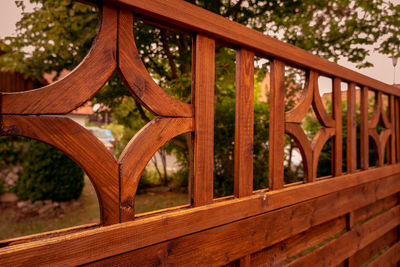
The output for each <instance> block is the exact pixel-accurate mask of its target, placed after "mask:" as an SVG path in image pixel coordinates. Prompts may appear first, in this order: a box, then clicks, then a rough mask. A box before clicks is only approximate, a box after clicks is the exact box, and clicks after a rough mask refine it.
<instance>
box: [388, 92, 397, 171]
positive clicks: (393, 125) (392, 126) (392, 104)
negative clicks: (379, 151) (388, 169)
mask: <svg viewBox="0 0 400 267" xmlns="http://www.w3.org/2000/svg"><path fill="white" fill-rule="evenodd" d="M394 98H395V97H394V96H392V95H390V96H389V115H390V129H391V131H392V132H391V135H390V139H389V144H388V152H389V153H390V154H389V155H390V156H389V155H388V156H389V157H388V162H389V164H395V163H396V129H395V128H396V122H395V121H396V117H395V101H394Z"/></svg>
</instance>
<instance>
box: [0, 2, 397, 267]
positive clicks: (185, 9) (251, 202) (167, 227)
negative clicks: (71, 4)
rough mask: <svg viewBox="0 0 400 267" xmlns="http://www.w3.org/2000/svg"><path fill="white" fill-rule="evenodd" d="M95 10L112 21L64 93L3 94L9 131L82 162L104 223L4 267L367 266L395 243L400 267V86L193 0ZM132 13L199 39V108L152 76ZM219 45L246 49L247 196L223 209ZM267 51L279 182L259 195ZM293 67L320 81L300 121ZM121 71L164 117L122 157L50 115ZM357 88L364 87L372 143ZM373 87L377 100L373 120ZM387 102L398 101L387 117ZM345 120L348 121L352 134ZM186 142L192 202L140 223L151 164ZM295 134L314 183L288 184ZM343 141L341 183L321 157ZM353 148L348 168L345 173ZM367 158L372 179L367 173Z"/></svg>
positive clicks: (337, 165) (240, 61)
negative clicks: (261, 89)
mask: <svg viewBox="0 0 400 267" xmlns="http://www.w3.org/2000/svg"><path fill="white" fill-rule="evenodd" d="M86 2H88V1H86ZM89 2H91V1H89ZM93 2H94V3H95V2H96V3H97V4H98V3H100V6H101V8H100V9H101V12H102V16H101V22H100V24H99V26H100V27H99V31H98V37H97V38H96V41H95V42H94V43H93V47H92V50H91V52H90V53H89V55H88V56H87V57H86V58H85V59H84V61H83V62H82V64H80V65H79V66H78V67H77V68H76V69H75V70H74V71H72V72H71V74H70V75H68V76H67V77H66V78H64V79H62V80H60V81H59V82H56V83H54V84H52V85H49V86H47V87H44V88H41V89H37V90H32V91H27V92H22V93H18V94H17V93H0V100H1V101H0V133H1V135H18V136H26V137H29V138H33V139H37V140H40V141H42V142H46V143H48V144H51V145H53V146H55V147H56V148H58V149H60V150H61V151H63V152H64V153H66V154H68V155H69V156H70V157H71V158H73V159H74V160H75V161H76V162H77V163H78V164H79V165H80V166H81V167H82V168H83V169H84V170H85V171H86V173H87V174H88V175H89V177H90V179H91V181H92V182H93V184H94V186H95V188H96V191H97V193H98V197H99V203H100V208H101V222H102V225H103V227H96V226H94V225H88V226H82V227H76V228H73V229H66V230H60V231H55V232H52V233H45V234H39V235H34V236H28V237H23V238H16V239H12V240H5V241H2V242H0V266H15V265H26V264H29V265H31V266H41V265H47V266H49V265H51V266H75V265H101V266H105V265H106V266H109V265H111V266H118V265H119V266H121V265H123V266H125V265H127V266H129V265H131V266H150V265H151V266H154V265H156V266H158V265H162V266H163V265H175V266H188V265H190V266H193V265H194V264H196V265H198V266H215V265H226V266H281V265H285V264H289V265H292V266H305V265H307V266H314V265H318V266H331V265H336V266H342V265H343V266H358V265H360V264H363V263H364V262H365V261H367V260H369V259H370V258H371V257H372V256H374V254H376V253H377V252H382V249H384V248H385V249H386V250H385V251H383V253H382V255H380V256H379V257H377V258H376V259H374V260H373V262H372V263H371V265H372V266H386V265H394V264H396V263H398V261H399V260H400V256H399V255H400V245H399V244H400V243H399V224H400V219H399V218H400V207H399V205H398V204H399V201H400V199H399V194H400V193H399V192H400V163H399V161H400V126H399V125H400V118H399V116H400V112H399V110H400V106H399V105H400V101H399V97H400V92H399V90H398V89H397V88H395V87H393V86H390V85H387V84H383V83H381V82H378V81H376V80H373V79H371V78H369V77H366V76H363V75H361V74H358V73H356V72H353V71H350V70H347V69H345V68H343V67H340V66H338V65H336V64H334V63H331V62H328V61H326V60H324V59H322V58H319V57H317V56H314V55H311V54H309V53H307V52H305V51H303V50H300V49H297V48H295V47H292V46H290V45H287V44H284V43H282V42H279V41H277V40H275V39H272V38H270V37H268V36H264V35H262V34H261V33H259V32H256V31H253V30H251V29H248V28H246V27H244V26H242V25H239V24H237V23H234V22H231V21H229V20H227V19H224V18H222V17H219V16H218V15H216V14H213V13H211V12H208V11H205V10H203V9H201V8H199V7H196V6H193V5H191V4H189V3H187V2H185V1H178V0H169V1H161V0H152V1H139V0H104V1H93ZM132 12H134V13H137V14H139V15H140V16H141V17H143V18H144V19H145V20H148V21H152V22H155V24H157V25H158V26H160V25H163V24H166V26H167V27H172V28H175V29H180V30H183V31H185V32H191V33H192V34H193V40H194V42H193V43H194V45H193V59H192V62H193V68H192V70H193V73H192V79H193V81H192V83H193V84H192V103H191V104H187V103H182V102H180V101H178V100H176V99H174V98H173V97H172V96H170V95H168V94H167V93H166V92H165V91H164V90H162V88H159V86H158V85H157V84H156V83H154V81H153V80H152V79H151V77H150V75H149V73H148V72H147V70H146V69H145V67H144V65H143V63H142V62H141V59H140V56H139V53H138V51H137V49H136V46H135V41H134V36H133V32H132V30H131V29H132V25H133V18H134V17H133V14H132ZM216 41H222V42H223V43H228V44H230V45H231V46H232V47H236V48H237V56H236V103H235V104H236V105H235V109H236V111H235V159H234V162H235V171H234V174H235V175H234V184H235V188H234V189H235V190H234V197H232V198H227V199H223V200H219V201H214V200H213V156H214V155H213V154H214V152H213V146H214V143H213V139H214V138H213V137H214V128H213V127H214V81H215V70H214V69H215V43H216ZM255 54H257V55H264V56H268V57H269V58H272V61H271V62H272V64H271V86H270V88H271V91H270V103H269V104H270V118H269V121H270V125H269V129H270V132H269V136H270V139H269V142H268V145H269V184H270V186H269V189H268V190H261V191H256V192H253V160H252V156H253V151H252V150H253V119H254V110H253V109H254V108H253V99H254V55H255ZM286 64H289V65H295V66H296V67H300V68H303V69H305V70H306V73H307V74H306V84H305V88H304V90H303V95H302V97H301V98H300V99H299V101H298V103H297V105H296V106H295V108H293V109H292V110H290V111H287V112H285V108H284V101H285V90H286V88H285V85H284V74H285V65H286ZM115 69H118V71H119V73H120V75H121V77H122V78H123V80H124V82H125V85H126V86H127V88H128V89H129V91H130V92H131V93H132V95H133V96H134V97H135V98H136V100H137V101H139V102H140V103H142V104H143V105H144V106H145V107H146V108H147V109H149V110H150V111H151V112H152V113H154V114H155V115H157V116H158V118H156V119H154V120H153V121H151V122H150V123H148V124H147V125H146V126H145V127H144V128H143V129H142V130H141V131H140V132H138V133H137V135H136V136H135V137H134V138H132V140H131V141H130V142H129V144H128V145H127V147H126V148H125V150H124V151H123V153H122V155H121V157H120V158H119V160H118V161H116V160H115V159H114V158H113V157H112V156H111V154H110V153H108V152H107V150H106V149H105V147H104V146H103V145H102V144H101V143H100V142H99V141H98V140H97V139H96V138H94V137H93V136H92V135H91V134H90V133H89V132H87V131H86V130H85V129H84V128H82V127H80V126H78V125H77V124H75V123H73V122H72V121H70V120H69V119H64V118H60V117H56V116H53V117H50V116H41V115H44V114H48V115H55V114H65V113H68V112H69V111H71V110H73V109H75V108H76V107H78V106H80V105H82V104H83V103H84V102H85V101H87V100H88V99H90V98H91V97H92V96H93V95H94V94H95V93H96V92H97V91H98V90H99V89H100V88H101V87H102V86H103V84H104V83H105V82H106V81H107V80H108V79H109V77H110V75H111V74H112V72H113V71H114V70H115ZM320 75H328V76H329V77H331V78H332V81H333V110H332V114H333V115H332V116H329V115H328V113H327V112H326V110H325V107H324V105H323V102H322V99H321V97H320V95H319V89H318V77H319V76H320ZM342 82H345V83H347V84H348V92H347V111H346V114H342V108H341V107H342V101H343V99H341V98H342V96H343V95H342V94H341V92H340V91H341V83H342ZM356 86H359V87H361V88H362V89H361V103H360V108H359V112H360V118H361V122H360V123H361V125H360V126H361V127H360V133H359V136H360V142H359V146H360V147H359V148H358V147H357V146H358V144H357V134H358V133H357V129H356V125H357V122H356V114H357V108H358V107H357V103H356V90H355V88H356ZM369 90H370V91H374V92H375V95H376V101H375V106H374V111H373V113H372V114H371V115H369V114H368V105H369V104H368V91H369ZM77 92H79V93H77ZM383 95H387V96H388V109H387V111H385V110H384V107H383ZM310 108H312V109H313V110H314V112H315V114H316V115H317V118H318V120H319V122H320V124H321V125H322V128H321V129H320V130H319V131H318V133H317V134H316V136H315V137H314V139H313V140H312V141H311V142H310V141H309V140H308V138H307V136H306V134H305V133H304V131H303V129H302V128H301V126H300V123H301V121H302V119H303V118H304V116H305V115H306V113H307V111H308V110H309V109H310ZM33 115H34V116H33ZM343 115H344V116H343ZM342 117H345V118H346V121H347V124H346V128H347V133H346V135H345V134H344V132H343V123H344V122H343V121H342ZM379 121H382V124H383V130H382V131H381V132H380V134H378V132H377V130H376V127H377V124H378V122H379ZM184 133H190V134H192V136H193V142H192V147H191V153H192V157H191V173H192V177H191V188H190V192H191V193H190V194H191V199H192V203H191V206H190V207H185V208H175V209H170V210H166V211H163V212H158V213H157V212H156V213H154V214H152V215H149V216H135V214H134V204H135V195H136V190H137V186H138V183H139V179H140V177H141V174H142V172H143V169H144V167H145V166H146V164H147V162H148V161H149V160H150V158H151V157H152V155H153V154H154V153H155V152H156V151H157V150H158V149H159V148H160V147H161V146H162V145H163V144H165V143H166V142H167V141H169V140H170V139H172V138H173V137H175V136H177V135H180V134H184ZM284 134H288V135H290V136H291V137H292V138H293V139H294V141H295V142H296V144H297V146H298V147H299V150H300V153H301V155H302V159H303V166H304V178H305V179H304V183H303V184H298V185H295V186H291V187H285V186H284V180H283V179H284V177H283V176H284V172H283V170H284V168H283V164H284V146H285V143H284ZM344 137H346V140H344ZM330 138H332V140H333V143H332V148H333V149H332V167H333V168H332V170H333V175H332V176H333V177H332V178H330V179H323V180H317V165H318V160H319V155H320V153H321V151H322V148H323V146H324V144H325V143H326V142H327V140H329V139H330ZM370 140H371V141H370ZM266 141H267V140H266ZM370 143H372V145H373V146H374V147H375V148H376V156H377V157H376V158H377V166H376V167H374V168H371V167H370V166H369V159H368V156H369V155H368V153H369V146H370ZM344 144H345V145H346V147H347V153H346V155H344V157H345V160H344V161H345V162H346V165H347V168H344V169H342V161H343V146H344ZM385 148H387V149H386V150H385ZM358 151H360V152H358ZM385 151H387V152H385ZM385 153H386V154H385ZM385 156H386V157H387V159H388V160H387V161H386V162H387V163H385ZM357 158H359V159H360V161H361V170H357ZM385 164H386V165H385ZM266 166H267V164H266ZM265 179H267V177H265Z"/></svg>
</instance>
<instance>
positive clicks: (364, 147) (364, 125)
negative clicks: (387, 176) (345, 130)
mask: <svg viewBox="0 0 400 267" xmlns="http://www.w3.org/2000/svg"><path fill="white" fill-rule="evenodd" d="M360 117H361V119H360V120H361V122H360V164H361V169H362V170H366V169H368V165H369V140H368V138H369V135H368V88H367V87H363V88H362V89H361V106H360Z"/></svg>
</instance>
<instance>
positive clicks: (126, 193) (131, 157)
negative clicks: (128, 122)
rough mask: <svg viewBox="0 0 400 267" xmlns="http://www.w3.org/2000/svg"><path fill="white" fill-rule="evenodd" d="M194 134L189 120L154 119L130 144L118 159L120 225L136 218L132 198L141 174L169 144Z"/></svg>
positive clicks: (191, 120) (191, 121) (133, 198)
mask: <svg viewBox="0 0 400 267" xmlns="http://www.w3.org/2000/svg"><path fill="white" fill-rule="evenodd" d="M191 131H193V119H191V118H156V119H154V120H152V121H151V122H149V123H148V124H147V125H146V126H145V127H144V128H142V129H141V130H140V131H139V132H138V133H137V134H136V135H135V136H134V137H133V138H132V139H131V141H129V143H128V144H127V146H126V147H125V149H124V151H123V152H122V153H121V155H120V157H119V159H118V165H119V170H120V181H121V221H122V222H125V221H129V220H133V219H134V218H135V196H136V191H137V188H138V185H139V181H140V178H141V176H142V173H143V170H144V168H145V167H146V165H147V163H148V162H149V161H150V159H151V157H152V156H153V155H154V154H155V153H156V152H157V151H158V150H159V149H160V148H161V147H162V146H163V145H164V144H165V143H166V142H168V141H169V140H171V139H172V138H174V137H175V136H178V135H180V134H183V133H187V132H191Z"/></svg>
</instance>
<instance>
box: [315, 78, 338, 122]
mask: <svg viewBox="0 0 400 267" xmlns="http://www.w3.org/2000/svg"><path fill="white" fill-rule="evenodd" d="M318 76H319V75H318V74H316V75H314V90H313V94H314V96H313V102H312V106H313V109H314V111H315V115H316V116H317V118H318V121H319V122H320V123H321V125H322V126H324V127H328V128H332V127H335V121H334V120H333V119H332V118H331V117H330V116H329V115H328V113H327V112H326V109H325V106H324V104H323V103H322V99H321V95H320V93H319V85H318ZM332 87H333V86H332Z"/></svg>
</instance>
